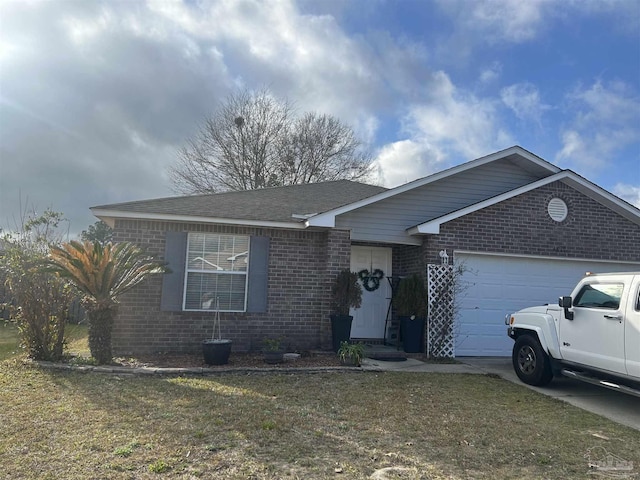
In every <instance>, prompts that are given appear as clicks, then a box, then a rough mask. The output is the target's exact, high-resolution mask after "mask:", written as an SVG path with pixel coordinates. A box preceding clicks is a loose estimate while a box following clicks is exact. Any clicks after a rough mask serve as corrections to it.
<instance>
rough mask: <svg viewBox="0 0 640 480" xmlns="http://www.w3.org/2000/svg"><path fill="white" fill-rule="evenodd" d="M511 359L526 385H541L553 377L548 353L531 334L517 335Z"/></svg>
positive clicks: (519, 376)
mask: <svg viewBox="0 0 640 480" xmlns="http://www.w3.org/2000/svg"><path fill="white" fill-rule="evenodd" d="M511 360H512V362H513V368H514V370H515V371H516V375H518V378H519V379H520V380H522V381H523V382H524V383H526V384H527V385H535V386H538V387H541V386H543V385H547V384H548V383H549V382H550V381H551V379H552V378H553V371H552V370H551V361H550V360H549V355H547V353H546V352H545V351H544V350H543V349H542V346H541V345H540V342H539V341H538V339H537V338H535V337H533V336H531V335H521V336H519V337H518V339H517V340H516V343H515V345H514V346H513V354H512V355H511Z"/></svg>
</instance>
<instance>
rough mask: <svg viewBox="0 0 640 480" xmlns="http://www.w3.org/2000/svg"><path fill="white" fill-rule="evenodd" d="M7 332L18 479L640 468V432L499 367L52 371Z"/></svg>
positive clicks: (550, 473) (9, 469) (575, 473)
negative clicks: (137, 373) (35, 362)
mask: <svg viewBox="0 0 640 480" xmlns="http://www.w3.org/2000/svg"><path fill="white" fill-rule="evenodd" d="M0 328H2V327H0ZM7 332H9V333H10V331H9V330H3V331H1V332H0V354H2V352H3V351H4V352H5V353H6V352H8V353H6V354H4V358H5V360H4V361H2V362H0V405H3V406H4V407H5V408H3V409H0V425H2V435H0V464H1V465H2V472H3V473H2V474H3V475H5V476H6V478H9V479H31V478H38V479H49V478H50V479H59V478H65V479H70V480H74V479H86V478H100V479H133V478H135V479H146V478H154V479H155V478H180V479H192V478H225V479H245V478H250V479H279V478H281V479H315V478H318V479H325V478H344V479H366V478H378V479H384V478H402V479H469V478H477V479H510V478H513V479H515V478H550V479H556V478H567V479H578V478H580V479H582V478H586V477H587V475H588V461H587V459H586V458H585V455H586V454H587V452H588V451H589V449H590V448H594V447H598V448H600V447H602V448H604V449H605V450H606V451H607V452H609V453H612V454H615V455H617V456H618V457H620V458H622V459H625V460H627V461H629V462H633V463H634V465H635V470H634V473H638V471H639V470H640V451H639V449H638V448H637V447H638V445H640V432H637V431H635V430H632V429H629V428H625V427H622V426H620V425H617V424H615V423H613V422H610V421H608V420H606V419H603V418H601V417H599V416H596V415H593V414H590V413H588V412H584V411H582V410H579V409H577V408H575V407H572V406H570V405H568V404H565V403H563V402H559V401H556V400H553V399H550V398H548V397H545V396H543V395H539V394H537V393H535V392H533V391H531V390H528V389H526V388H524V387H521V386H518V385H514V384H511V383H509V382H506V381H503V380H501V379H498V378H492V377H489V376H478V375H469V376H467V375H442V374H422V373H391V372H389V373H374V372H349V373H345V372H341V373H331V374H328V373H327V374H312V375H311V374H252V375H247V374H244V375H241V374H234V375H229V374H227V375H221V376H219V377H208V378H189V377H164V378H163V377H152V378H151V377H134V376H128V375H122V376H117V375H104V374H95V373H94V374H86V373H85V374H83V373H74V372H63V371H47V370H40V369H39V368H37V367H31V366H28V365H25V364H23V362H22V358H21V357H20V356H19V355H17V354H16V353H15V352H16V349H15V344H14V346H13V347H11V348H9V347H7V345H9V344H10V343H11V342H12V341H13V342H15V340H16V337H15V335H13V334H11V335H6V334H7ZM68 333H70V339H69V344H70V345H71V346H72V348H74V349H75V350H77V349H78V348H80V349H81V348H82V345H83V344H82V341H83V331H82V327H80V328H79V329H77V327H74V328H73V329H72V330H70V331H69V332H68ZM3 335H4V337H3ZM376 472H377V473H376ZM372 475H374V476H373V477H372Z"/></svg>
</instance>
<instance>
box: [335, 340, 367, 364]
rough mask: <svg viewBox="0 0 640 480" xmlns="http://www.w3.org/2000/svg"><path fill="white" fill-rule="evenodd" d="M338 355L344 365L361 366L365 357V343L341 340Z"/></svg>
mask: <svg viewBox="0 0 640 480" xmlns="http://www.w3.org/2000/svg"><path fill="white" fill-rule="evenodd" d="M338 357H340V362H341V363H342V364H343V365H353V366H355V367H359V366H360V365H362V359H363V358H364V345H363V344H362V343H349V342H341V343H340V348H339V349H338Z"/></svg>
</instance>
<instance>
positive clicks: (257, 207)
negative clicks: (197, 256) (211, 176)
mask: <svg viewBox="0 0 640 480" xmlns="http://www.w3.org/2000/svg"><path fill="white" fill-rule="evenodd" d="M385 190H387V189H386V188H384V187H378V186H375V185H367V184H364V183H358V182H352V181H349V180H337V181H333V182H322V183H310V184H305V185H289V186H285V187H273V188H263V189H259V190H247V191H241V192H224V193H212V194H206V195H190V196H184V197H167V198H158V199H153V200H141V201H135V202H125V203H115V204H110V205H100V206H95V207H92V210H108V211H110V212H127V213H142V214H158V215H163V214H165V215H179V216H196V217H214V218H227V219H238V220H255V221H273V222H292V221H294V222H295V221H300V220H299V219H294V218H292V215H293V214H297V215H306V214H313V213H321V212H326V211H328V210H332V209H334V208H338V207H341V206H344V205H348V204H350V203H353V202H356V201H358V200H362V199H363V198H367V197H371V196H373V195H376V194H378V193H380V192H384V191H385Z"/></svg>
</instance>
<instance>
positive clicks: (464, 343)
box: [455, 253, 640, 356]
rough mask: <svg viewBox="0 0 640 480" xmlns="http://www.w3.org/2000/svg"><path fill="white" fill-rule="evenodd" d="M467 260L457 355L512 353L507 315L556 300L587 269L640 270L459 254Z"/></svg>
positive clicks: (603, 264)
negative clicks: (507, 332)
mask: <svg viewBox="0 0 640 480" xmlns="http://www.w3.org/2000/svg"><path fill="white" fill-rule="evenodd" d="M455 260H456V264H458V265H459V264H460V263H462V264H464V267H465V270H466V271H465V274H464V275H463V276H462V278H461V284H460V285H461V289H460V290H461V292H460V294H459V296H458V298H457V303H458V305H459V307H460V308H459V316H458V321H457V323H456V328H455V332H456V340H455V343H456V347H455V354H456V356H508V355H510V354H511V349H512V348H513V341H512V340H511V339H510V338H509V337H508V336H507V334H506V325H504V317H505V315H507V314H509V313H513V312H515V311H517V310H520V309H522V308H526V307H531V306H535V305H544V304H547V303H548V304H555V303H556V302H557V301H558V297H560V296H562V295H569V294H570V293H571V291H572V290H573V287H574V286H575V284H576V283H577V282H578V280H580V279H581V278H582V277H583V276H584V274H585V272H587V271H590V272H611V271H634V270H640V265H637V264H636V265H633V264H619V263H608V262H588V261H579V260H556V259H543V258H529V257H513V256H499V255H479V254H469V253H465V254H462V253H456V254H455Z"/></svg>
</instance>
